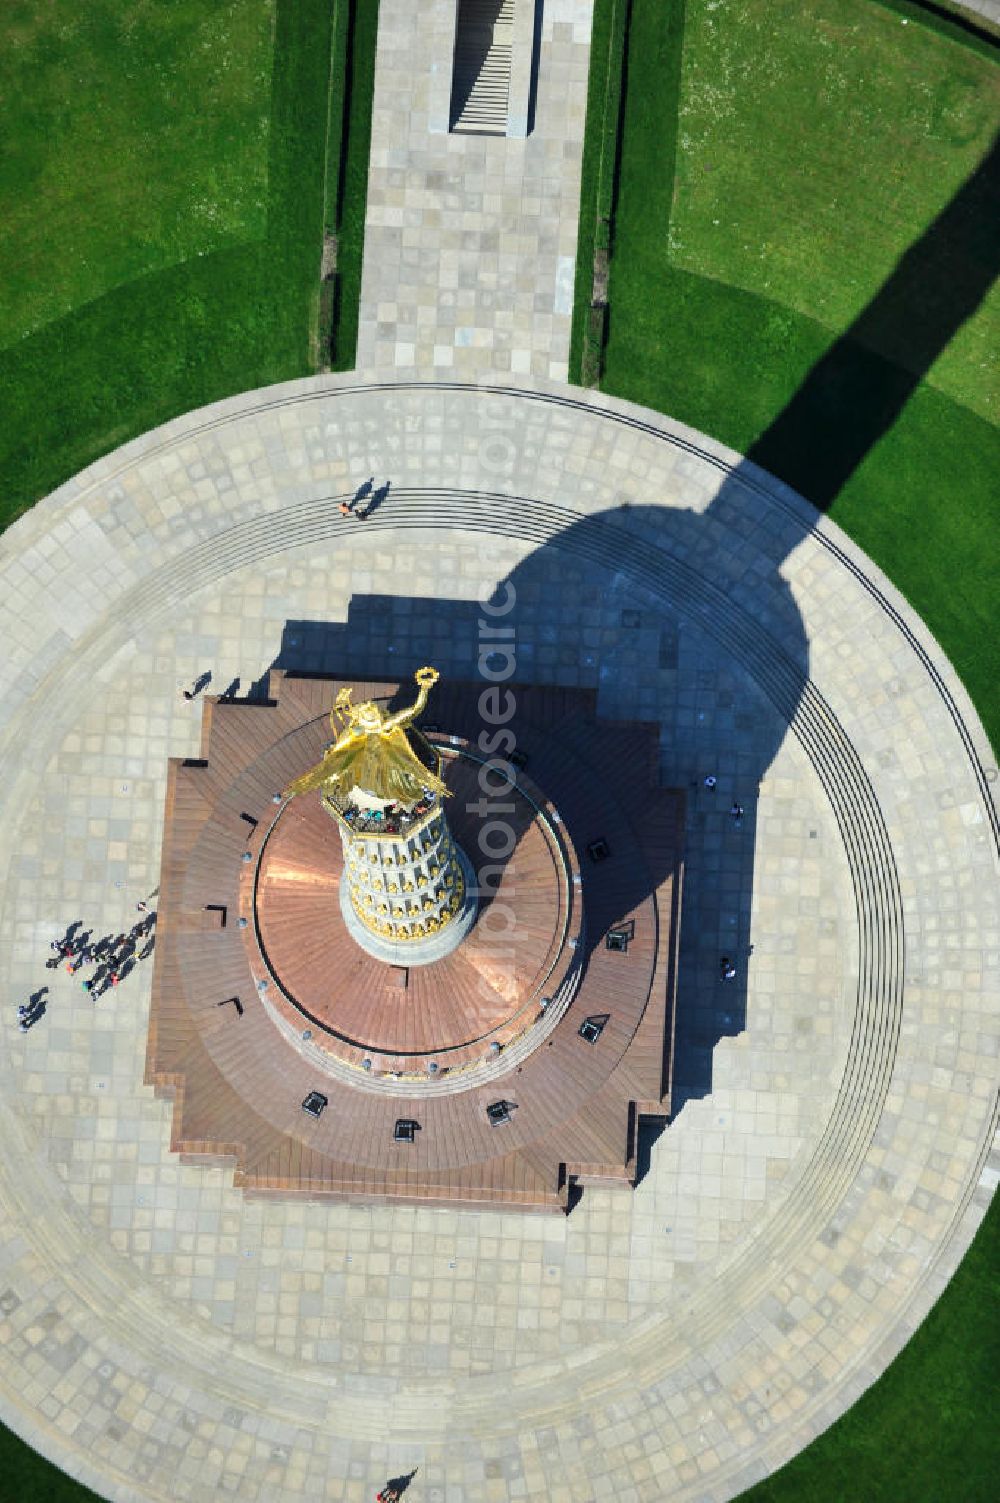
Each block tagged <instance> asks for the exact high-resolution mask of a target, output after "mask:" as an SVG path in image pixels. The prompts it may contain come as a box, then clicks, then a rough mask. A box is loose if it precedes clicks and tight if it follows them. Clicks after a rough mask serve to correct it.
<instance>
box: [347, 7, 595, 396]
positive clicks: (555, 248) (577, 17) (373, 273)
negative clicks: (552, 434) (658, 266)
mask: <svg viewBox="0 0 1000 1503" xmlns="http://www.w3.org/2000/svg"><path fill="white" fill-rule="evenodd" d="M516 3H517V6H518V7H519V8H524V6H525V5H526V3H527V0H516ZM538 4H539V8H540V14H541V27H540V37H539V52H538V79H537V89H536V107H535V116H534V122H533V127H532V129H531V131H530V133H529V134H528V136H527V138H525V139H513V138H509V137H503V136H476V135H461V134H458V135H451V134H449V133H448V131H447V129H445V128H444V124H443V120H442V104H441V101H442V100H443V101H444V106H443V108H444V111H445V115H444V120H445V121H446V110H447V100H448V97H449V95H450V88H451V49H452V46H453V42H454V29H455V19H454V18H455V8H456V7H455V0H421V3H420V4H414V0H381V4H380V6H379V25H378V50H377V53H376V59H375V96H374V103H373V113H372V142H371V156H370V162H369V173H368V204H367V211H366V218H365V243H364V264H363V272H362V281H361V310H360V323H359V331H358V355H357V363H358V366H359V368H361V369H369V368H384V367H395V368H397V369H398V370H399V371H400V372H402V373H406V372H408V371H410V370H413V369H420V370H424V371H429V370H433V369H439V370H442V371H445V372H447V373H453V374H456V375H459V376H461V377H462V378H463V379H471V378H473V377H476V376H480V375H483V374H488V373H489V372H491V371H501V372H503V371H507V372H513V373H514V374H515V375H516V376H523V375H526V374H533V375H537V376H550V377H553V378H554V379H557V380H565V379H566V376H567V373H568V369H569V336H570V323H571V320H572V312H573V277H574V268H575V264H576V236H577V221H578V218H579V212H580V164H581V160H582V155H583V129H584V119H585V115H586V108H587V69H588V67H589V60H590V23H591V14H592V9H593V0H545V3H544V5H542V3H541V0H538Z"/></svg>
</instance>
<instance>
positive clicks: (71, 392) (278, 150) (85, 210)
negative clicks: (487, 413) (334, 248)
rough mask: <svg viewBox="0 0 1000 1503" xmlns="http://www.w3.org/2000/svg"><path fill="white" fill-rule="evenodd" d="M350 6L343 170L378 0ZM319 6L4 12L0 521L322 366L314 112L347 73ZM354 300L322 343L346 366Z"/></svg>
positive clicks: (202, 4)
mask: <svg viewBox="0 0 1000 1503" xmlns="http://www.w3.org/2000/svg"><path fill="white" fill-rule="evenodd" d="M337 3H338V6H339V7H340V10H341V14H342V13H343V9H344V7H345V5H348V4H350V3H351V0H337ZM353 8H354V9H355V10H357V12H358V13H359V15H360V17H361V24H359V26H358V27H357V28H356V30H357V32H358V33H359V37H360V40H359V44H358V46H357V47H356V48H355V54H354V57H353V60H352V62H351V67H352V70H353V72H354V74H355V81H356V82H357V83H359V84H360V87H358V88H357V89H356V92H355V95H354V97H353V98H352V101H351V109H350V112H349V113H350V150H351V153H352V160H354V161H356V160H357V159H358V158H359V157H360V158H362V159H366V158H367V113H366V101H365V97H364V87H365V82H366V80H367V87H368V89H369V92H370V86H371V85H370V78H371V56H372V54H373V48H374V18H375V16H376V14H377V8H378V7H377V0H354V4H353ZM335 13H336V8H335V6H334V4H333V3H332V0H227V3H226V4H221V3H219V0H155V3H147V4H144V5H140V4H136V3H135V0H88V3H87V4H86V5H84V4H81V3H80V0H50V3H48V4H46V5H44V6H43V5H39V4H28V3H27V0H15V3H13V4H10V5H8V6H6V7H3V8H0V78H2V81H3V84H4V87H3V88H2V89H0V99H2V100H3V104H2V106H0V108H2V110H3V119H2V121H0V142H2V153H3V155H2V159H0V206H2V209H3V213H2V214H0V286H2V287H3V288H4V295H5V299H6V300H5V301H4V302H3V304H0V526H3V525H5V524H6V523H7V522H9V521H10V520H11V519H12V518H13V517H14V516H16V515H17V514H18V512H20V511H22V510H23V509H24V508H25V507H26V506H29V505H31V503H32V502H34V501H35V500H37V499H38V497H39V496H41V495H44V494H45V493H46V492H47V491H49V490H51V489H52V488H53V487H54V486H55V485H57V484H59V483H60V482H61V481H62V480H65V479H66V478H68V477H69V476H70V475H72V474H74V473H75V472H76V471H77V470H78V469H80V468H81V467H82V466H83V465H84V464H86V463H88V462H89V461H90V460H92V459H94V458H96V457H97V456H98V455H100V454H102V453H105V452H107V451H108V450H109V449H112V448H114V447H115V446H116V445H117V444H120V443H122V442H123V441H124V440H126V439H128V438H131V437H133V436H135V435H136V434H139V433H142V432H144V431H146V430H147V429H149V428H152V427H155V426H156V425H157V424H159V423H162V422H164V421H166V420H167V419H168V418H170V417H173V416H174V415H176V414H177V413H180V412H185V411H188V410H189V409H190V408H192V407H197V406H199V405H200V404H202V403H205V402H211V401H215V400H216V399H218V398H220V397H224V396H227V395H230V394H231V393H233V392H237V391H243V390H246V389H248V388H252V387H255V386H261V385H265V384H267V383H268V382H272V381H280V380H285V379H289V378H291V377H295V376H301V375H306V374H308V373H309V372H310V371H312V370H314V369H316V367H317V365H318V364H319V363H320V361H321V359H322V358H323V352H321V349H320V330H319V313H320V307H319V304H320V283H319V276H320V256H321V250H322V242H323V227H324V219H325V217H327V209H326V204H325V181H326V172H327V161H326V146H327V142H326V132H325V130H324V128H323V122H326V120H327V118H328V114H330V113H331V111H330V110H328V96H329V94H330V92H331V85H332V86H333V90H334V91H336V90H340V91H341V97H340V99H339V100H334V101H333V107H334V110H336V108H337V107H340V108H341V109H342V106H343V89H344V77H345V73H346V71H347V66H348V62H347V59H346V57H345V56H344V53H343V47H342V45H341V47H340V51H339V52H338V50H337V47H336V46H334V49H333V52H332V53H331V46H332V44H333V43H334V42H335V40H336V38H337V37H342V35H343V31H344V28H343V27H340V28H338V29H337V32H336V33H335V31H334V18H335ZM365 48H367V55H366V54H365ZM367 109H370V100H369V101H368V104H367ZM317 122H320V123H319V126H318V127H317ZM334 182H335V185H336V186H337V187H338V188H339V186H340V175H339V173H337V174H335V176H334ZM363 187H364V185H363V182H362V184H361V191H362V192H363ZM347 191H348V192H351V191H353V192H357V191H358V176H357V172H356V171H355V172H354V174H353V176H352V177H351V178H350V180H349V182H348V184H347ZM329 212H330V213H331V214H332V216H333V218H334V220H337V219H339V218H344V217H346V218H348V219H350V218H351V216H352V215H354V216H355V218H356V208H355V207H354V206H353V205H351V204H345V205H340V204H335V205H333V207H332V208H331V210H330V211H329ZM356 239H357V237H355V240H356ZM352 254H353V257H354V262H353V264H354V268H355V269H354V282H353V284H352V285H353V286H354V287H355V288H356V285H357V277H358V275H359V270H360V245H359V244H355V246H354V248H353V252H352ZM349 259H350V258H349ZM351 295H353V296H355V297H356V291H355V292H353V293H351V294H349V296H348V299H347V302H346V303H345V302H343V301H342V306H343V307H345V308H346V310H347V314H348V318H347V324H346V328H345V329H344V330H343V331H342V330H341V329H340V328H339V327H337V328H335V330H334V336H333V342H334V344H335V346H336V355H337V359H338V361H340V362H342V363H346V364H350V363H351V362H352V360H353V340H354V328H353V325H352V323H351V317H350V311H351V310H350V308H349V307H347V303H349V297H350V296H351ZM354 317H355V320H356V313H355V315H354ZM324 337H325V338H326V341H327V344H328V345H329V338H330V336H329V329H327V330H326V333H325V336H324Z"/></svg>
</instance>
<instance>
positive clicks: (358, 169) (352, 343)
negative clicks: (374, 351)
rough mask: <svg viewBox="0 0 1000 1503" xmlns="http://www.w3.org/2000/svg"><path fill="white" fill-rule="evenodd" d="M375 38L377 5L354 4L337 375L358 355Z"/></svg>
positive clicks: (342, 160) (342, 178) (340, 225)
mask: <svg viewBox="0 0 1000 1503" xmlns="http://www.w3.org/2000/svg"><path fill="white" fill-rule="evenodd" d="M377 37H378V0H352V4H351V26H350V30H349V36H348V43H347V64H346V68H345V75H346V77H347V89H346V98H347V105H348V108H347V112H346V118H345V121H344V126H343V134H342V138H341V148H340V157H339V176H338V184H339V186H338V194H337V228H336V235H337V276H336V282H335V284H334V285H335V293H334V301H333V308H332V315H333V336H332V342H331V368H332V369H333V370H335V371H347V370H353V368H354V364H355V358H356V354H357V345H358V310H359V305H360V302H361V266H362V258H363V255H364V242H365V213H366V210H367V206H368V157H369V154H370V151H371V136H372V100H373V96H374V92H375V45H376V41H377Z"/></svg>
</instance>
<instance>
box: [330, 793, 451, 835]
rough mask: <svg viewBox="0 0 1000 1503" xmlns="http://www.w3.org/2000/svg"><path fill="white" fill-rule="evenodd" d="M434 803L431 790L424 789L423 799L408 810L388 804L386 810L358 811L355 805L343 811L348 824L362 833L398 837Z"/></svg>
mask: <svg viewBox="0 0 1000 1503" xmlns="http://www.w3.org/2000/svg"><path fill="white" fill-rule="evenodd" d="M433 803H434V794H433V792H432V790H431V789H429V788H425V789H423V797H422V798H420V799H419V800H418V801H417V803H415V804H414V805H413V808H412V809H407V808H406V806H405V804H386V806H385V808H384V809H357V808H355V806H354V805H353V804H347V805H346V806H345V807H344V809H343V810H342V811H341V812H342V813H343V816H344V818H345V820H346V821H347V823H348V824H349V825H352V826H353V827H354V828H355V829H356V830H358V831H359V832H360V833H362V834H365V833H370V832H372V831H374V832H376V833H378V834H382V833H383V832H384V833H385V834H386V835H398V834H400V833H401V832H403V831H405V830H407V829H408V828H409V826H410V825H412V824H415V823H416V821H417V820H418V819H422V818H423V816H424V815H425V814H426V813H427V811H428V810H429V809H430V808H431V807H432V805H433Z"/></svg>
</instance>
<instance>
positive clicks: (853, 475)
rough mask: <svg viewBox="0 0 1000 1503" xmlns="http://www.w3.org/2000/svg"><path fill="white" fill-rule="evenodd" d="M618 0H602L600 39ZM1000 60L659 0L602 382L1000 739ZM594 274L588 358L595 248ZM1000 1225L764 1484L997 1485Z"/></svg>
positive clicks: (875, 1497) (632, 125) (651, 1)
mask: <svg viewBox="0 0 1000 1503" xmlns="http://www.w3.org/2000/svg"><path fill="white" fill-rule="evenodd" d="M614 3H615V0H597V26H598V32H597V35H598V37H599V38H604V37H607V36H608V34H609V31H610V16H611V12H612V9H613V6H614ZM903 20H906V21H907V23H908V24H907V25H906V26H905V27H904V26H903V24H902V23H903ZM998 62H1000V53H998V52H997V51H996V50H995V49H993V48H991V47H990V46H988V45H984V44H982V43H981V42H977V41H976V40H975V39H974V38H970V37H968V36H964V37H963V36H961V35H960V34H959V33H957V32H956V31H954V30H953V29H952V28H950V27H949V26H948V25H947V24H941V23H937V22H933V23H927V24H925V18H924V17H922V16H921V13H920V10H919V9H918V7H917V6H914V5H906V4H898V3H897V4H879V3H876V0H730V3H726V4H720V3H719V0H687V4H686V5H685V4H684V3H683V0H633V4H632V12H631V23H630V31H629V38H628V47H627V73H626V93H625V106H624V112H623V131H622V138H621V147H620V168H619V177H618V182H617V205H616V213H615V222H614V228H613V233H612V250H613V254H612V259H611V272H610V314H609V322H608V339H607V345H606V348H605V351H604V375H603V379H602V381H601V386H602V388H603V389H604V390H607V391H610V392H613V393H616V394H617V395H620V396H623V397H627V398H630V399H632V400H635V401H639V402H643V403H646V404H648V405H649V406H650V407H653V408H656V409H658V410H659V411H662V412H666V413H669V414H670V415H671V416H673V417H677V418H680V419H682V420H683V421H685V422H687V423H690V424H692V425H693V426H694V427H696V428H699V429H701V430H703V431H704V432H707V433H711V434H713V435H715V436H716V437H718V438H720V439H722V440H723V441H724V442H726V443H729V444H731V445H732V446H733V447H734V448H737V449H739V450H741V451H743V452H745V453H748V454H750V455H751V457H753V458H754V459H756V460H757V461H758V462H759V463H761V464H764V465H765V466H766V467H767V468H769V469H771V470H772V471H774V472H776V473H778V474H780V475H781V476H782V477H783V478H785V479H787V480H789V481H790V482H791V483H792V484H794V485H796V486H797V487H798V488H799V489H800V490H801V491H802V492H803V493H804V494H806V495H807V496H811V497H812V499H814V500H815V501H816V502H817V504H819V505H822V506H823V507H824V508H825V509H827V510H829V512H830V515H831V516H833V517H834V518H835V519H836V520H837V521H838V522H839V523H840V525H841V526H842V527H844V528H845V530H846V531H847V532H848V533H850V535H851V536H852V537H854V538H855V539H856V540H857V541H858V542H859V543H860V544H861V546H862V547H863V548H865V549H866V551H867V552H868V553H869V554H871V556H872V557H873V558H875V559H876V560H877V562H878V563H879V564H880V565H881V566H882V568H883V569H884V570H885V571H886V573H887V574H888V575H889V576H890V578H892V579H893V580H894V581H895V583H896V584H897V585H898V586H899V587H900V589H901V590H902V591H903V593H904V594H905V595H906V596H907V597H908V598H909V599H910V600H911V601H912V603H913V604H914V605H915V606H916V608H917V610H918V611H919V612H920V614H921V615H922V616H923V618H924V619H925V620H926V621H927V623H928V624H929V625H930V627H931V628H932V630H933V631H934V632H935V634H936V636H937V638H938V640H939V641H940V642H941V644H942V646H943V647H944V649H945V651H946V652H947V653H948V655H949V657H950V658H951V660H952V662H953V663H954V664H955V666H956V668H957V669H958V671H959V673H960V674H961V676H962V678H963V679H964V681H965V683H966V686H967V687H968V689H969V691H970V693H971V695H972V697H973V699H974V701H975V703H976V706H977V708H978V710H979V713H980V715H981V717H982V719H983V722H984V724H985V725H986V728H987V730H988V731H989V732H990V734H991V736H992V738H993V741H994V745H997V746H1000V695H998V694H997V687H996V686H997V683H998V682H1000V651H998V646H997V632H996V617H997V601H998V600H1000V571H998V563H997V560H998V557H1000V550H998V549H997V546H996V541H997V533H998V528H997V522H998V516H1000V508H998V504H997V495H998V478H997V477H998V475H1000V431H998V428H997V427H996V426H995V420H996V419H997V417H998V415H1000V375H998V366H997V356H998V352H1000V301H998V296H997V291H996V286H995V285H994V287H993V290H992V292H991V293H990V294H989V296H988V297H986V298H985V299H981V298H980V296H979V293H980V291H981V286H980V283H981V282H982V281H985V280H987V277H986V272H988V270H989V268H990V267H991V266H992V264H993V262H992V260H991V258H992V257H995V254H996V246H997V237H998V230H997V226H998V225H1000V192H998V187H997V179H998V174H997V172H996V170H995V167H994V169H993V171H992V172H991V173H990V175H989V177H988V179H987V180H986V181H985V182H984V181H983V180H982V179H981V178H976V179H975V183H974V188H973V189H970V188H969V187H968V186H966V185H967V184H968V182H969V179H970V177H972V175H973V174H975V172H976V168H977V164H978V163H979V162H980V160H981V159H982V158H983V157H984V156H985V154H986V152H987V150H988V148H989V145H990V137H991V134H992V133H993V132H995V131H996V129H997V126H998V124H1000V67H998ZM600 77H601V70H600V69H599V68H596V67H595V68H594V69H593V70H592V73H591V100H590V106H589V111H588V141H587V149H588V150H589V152H590V161H591V173H590V177H589V178H585V184H584V195H583V198H582V201H581V245H584V246H587V245H589V244H592V242H593V238H594V229H593V224H594V218H595V213H596V205H597V202H598V201H599V200H600V197H601V195H600V194H599V192H598V186H597V179H598V172H597V166H596V163H597V144H598V142H599V140H600V137H601V134H602V122H603V120H604V116H605V112H604V109H603V101H601V100H597V99H595V92H594V91H595V87H597V84H598V81H599V79H600ZM606 196H607V194H606V191H605V194H604V197H605V198H606ZM949 204H950V205H952V207H951V209H949V208H948V206H949ZM942 215H944V218H941V216H942ZM887 284H888V285H887ZM577 287H578V291H577V308H576V316H575V320H574V325H575V326H574V364H573V367H572V368H573V370H574V378H576V377H577V376H578V374H579V371H580V359H581V350H582V346H583V338H582V335H583V327H584V317H585V309H584V306H583V303H584V299H585V297H586V295H587V294H588V293H589V268H587V267H581V268H579V276H578V284H577ZM582 289H585V290H582ZM923 300H926V301H923ZM925 324H929V325H930V327H931V328H932V330H933V335H934V337H933V338H929V337H924V336H923V334H922V330H923V328H924V325H925ZM938 346H940V347H941V352H940V354H938ZM991 419H992V420H993V421H991ZM845 454H846V455H847V456H848V457H847V459H846V461H845V459H844V455H845ZM998 1242H1000V1207H997V1206H994V1207H993V1209H992V1210H991V1211H990V1213H989V1215H988V1217H987V1219H986V1222H985V1223H984V1226H983V1227H982V1228H981V1230H980V1233H979V1236H978V1237H977V1239H976V1241H975V1243H974V1245H973V1248H972V1250H971V1251H970V1253H969V1255H968V1257H967V1258H966V1259H965V1261H964V1262H963V1264H962V1266H961V1268H960V1269H959V1271H958V1273H957V1275H956V1277H955V1278H954V1279H953V1281H952V1283H951V1284H950V1286H949V1288H948V1290H947V1291H946V1293H945V1295H944V1296H943V1298H942V1299H941V1300H940V1301H939V1303H938V1304H937V1306H936V1307H935V1309H934V1311H933V1312H932V1314H931V1316H930V1318H929V1319H928V1320H927V1321H926V1322H925V1323H924V1325H923V1326H921V1328H920V1330H919V1331H918V1333H917V1335H916V1336H915V1337H914V1339H913V1340H912V1342H911V1343H910V1344H909V1346H908V1347H907V1348H906V1350H905V1351H904V1352H903V1354H902V1355H901V1356H900V1357H899V1358H898V1359H897V1361H896V1362H895V1363H893V1364H892V1366H891V1367H890V1368H889V1370H888V1371H887V1373H886V1374H885V1375H884V1376H883V1377H882V1378H881V1380H880V1381H879V1382H878V1383H877V1384H876V1385H875V1386H874V1387H873V1388H872V1389H871V1390H869V1392H868V1394H866V1395H865V1397H864V1398H863V1400H862V1401H861V1402H860V1403H859V1404H857V1405H856V1406H855V1407H854V1408H853V1409H852V1410H851V1411H850V1412H849V1413H848V1414H847V1415H845V1416H844V1417H843V1419H841V1420H840V1421H839V1422H838V1423H837V1424H836V1425H834V1426H833V1427H832V1428H831V1429H830V1430H829V1431H828V1432H827V1433H826V1434H825V1435H824V1436H822V1437H820V1439H819V1440H818V1441H816V1442H815V1443H814V1444H813V1445H812V1446H811V1447H809V1448H808V1449H807V1450H806V1451H805V1452H803V1453H802V1455H801V1456H800V1457H798V1458H797V1459H796V1460H795V1461H793V1462H792V1463H790V1464H789V1466H787V1467H786V1468H785V1469H784V1470H783V1471H781V1472H780V1473H778V1474H777V1475H776V1476H775V1477H774V1478H772V1479H769V1480H768V1481H767V1482H766V1483H763V1484H761V1486H760V1487H758V1488H755V1489H754V1490H753V1491H752V1492H751V1493H749V1494H747V1495H746V1497H747V1499H748V1500H751V1499H752V1500H753V1503H785V1500H788V1503H792V1500H795V1503H799V1500H803V1499H807V1500H809V1503H936V1500H942V1503H951V1500H955V1503H958V1500H961V1503H977V1500H980V1499H983V1500H985V1499H987V1498H989V1499H992V1498H993V1497H994V1496H995V1495H996V1491H997V1486H996V1475H995V1474H996V1471H997V1465H998V1461H1000V1454H998V1453H1000V1447H998V1444H997V1431H996V1425H995V1412H996V1407H997V1375H998V1373H1000V1350H998V1347H1000V1342H998V1322H997V1267H998Z"/></svg>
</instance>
